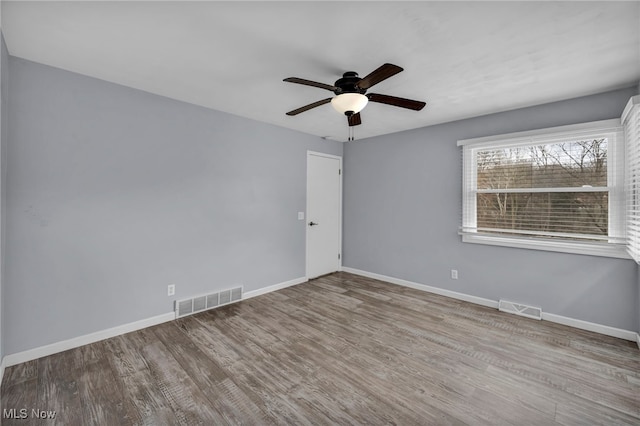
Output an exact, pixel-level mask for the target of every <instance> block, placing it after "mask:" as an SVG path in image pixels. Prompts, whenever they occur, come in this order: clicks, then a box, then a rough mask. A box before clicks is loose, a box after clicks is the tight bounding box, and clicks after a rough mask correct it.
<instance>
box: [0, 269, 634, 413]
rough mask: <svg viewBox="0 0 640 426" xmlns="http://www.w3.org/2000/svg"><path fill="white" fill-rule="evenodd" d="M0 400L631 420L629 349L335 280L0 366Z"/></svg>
mask: <svg viewBox="0 0 640 426" xmlns="http://www.w3.org/2000/svg"><path fill="white" fill-rule="evenodd" d="M1 391H2V399H1V406H2V409H3V411H4V410H7V409H17V411H16V413H17V414H18V416H19V415H20V409H27V411H28V413H27V414H28V415H27V418H26V419H7V418H5V419H3V420H2V424H3V425H13V424H16V425H32V424H33V425H35V424H38V425H40V424H60V425H197V424H202V425H224V424H247V425H267V424H295V425H325V424H326V425H329V424H341V425H347V424H374V425H375V424H398V425H413V424H419V425H443V424H456V425H457V424H471V425H483V424H491V425H510V424H513V425H529V424H531V425H555V424H561V425H585V424H590V425H591V424H595V425H618V424H629V425H631V424H635V425H639V424H640V351H639V350H638V348H637V346H636V344H635V343H633V342H627V341H624V340H620V339H616V338H611V337H607V336H602V335H599V334H595V333H590V332H586V331H581V330H577V329H573V328H569V327H565V326H562V325H558V324H553V323H549V322H540V321H535V320H529V319H526V318H521V317H517V316H514V315H509V314H505V313H501V312H498V311H496V310H494V309H489V308H484V307H481V306H477V305H473V304H470V303H466V302H462V301H458V300H454V299H449V298H446V297H441V296H437V295H433V294H430V293H425V292H421V291H417V290H413V289H409V288H405V287H401V286H396V285H393V284H388V283H384V282H381V281H377V280H373V279H368V278H363V277H360V276H356V275H351V274H347V273H336V274H332V275H329V276H326V277H322V278H319V279H316V280H312V281H310V282H308V283H305V284H301V285H298V286H295V287H289V288H287V289H284V290H280V291H278V292H273V293H269V294H266V295H263V296H259V297H256V298H253V299H249V300H246V301H242V302H240V303H237V304H234V305H229V306H226V307H223V308H219V309H216V310H213V311H208V312H205V313H201V314H198V315H194V316H190V317H186V318H183V319H180V320H177V321H172V322H169V323H164V324H161V325H158V326H155V327H151V328H148V329H145V330H141V331H137V332H133V333H129V334H126V335H123V336H119V337H115V338H112V339H108V340H104V341H101V342H97V343H94V344H91V345H87V346H83V347H81V348H77V349H73V350H69V351H66V352H63V353H60V354H56V355H52V356H49V357H46V358H41V359H39V360H35V361H30V362H27V363H24V364H21V365H17V366H14V367H10V368H8V369H7V370H6V371H5V377H4V380H3V383H2V389H1ZM32 409H39V410H45V411H52V410H53V411H56V417H55V419H53V420H42V419H36V418H34V417H33V416H32V412H31V410H32ZM5 417H6V415H5Z"/></svg>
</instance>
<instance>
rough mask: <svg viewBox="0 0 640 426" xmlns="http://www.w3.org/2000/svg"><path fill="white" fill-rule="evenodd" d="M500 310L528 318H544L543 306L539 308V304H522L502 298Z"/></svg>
mask: <svg viewBox="0 0 640 426" xmlns="http://www.w3.org/2000/svg"><path fill="white" fill-rule="evenodd" d="M498 310H500V311H502V312H509V313H511V314H516V315H520V316H523V317H527V318H533V319H537V320H541V319H542V308H539V307H537V306H529V305H522V304H520V303H515V302H509V301H507V300H502V299H500V303H499V304H498Z"/></svg>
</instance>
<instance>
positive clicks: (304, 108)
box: [287, 98, 331, 115]
mask: <svg viewBox="0 0 640 426" xmlns="http://www.w3.org/2000/svg"><path fill="white" fill-rule="evenodd" d="M329 102H331V98H327V99H323V100H321V101H318V102H314V103H312V104H309V105H305V106H303V107H300V108H298V109H294V110H293V111H289V112H288V113H287V115H298V114H300V113H301V112H305V111H308V110H310V109H312V108H315V107H319V106H320V105H324V104H328V103H329Z"/></svg>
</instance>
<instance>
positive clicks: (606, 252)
mask: <svg viewBox="0 0 640 426" xmlns="http://www.w3.org/2000/svg"><path fill="white" fill-rule="evenodd" d="M461 235H462V242H463V243H474V244H488V245H493V246H503V247H514V248H522V249H529V250H544V251H554V252H561V253H572V254H583V255H588V256H601V257H615V258H618V259H631V257H630V256H629V254H628V253H627V250H626V247H625V246H624V245H622V244H607V243H587V242H577V241H576V242H570V241H549V240H536V239H532V238H518V237H503V236H495V235H481V234H469V233H461Z"/></svg>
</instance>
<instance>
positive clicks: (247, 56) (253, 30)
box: [2, 1, 640, 140]
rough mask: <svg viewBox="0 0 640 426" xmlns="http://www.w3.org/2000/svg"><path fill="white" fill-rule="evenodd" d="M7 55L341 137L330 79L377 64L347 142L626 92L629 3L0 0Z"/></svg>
mask: <svg viewBox="0 0 640 426" xmlns="http://www.w3.org/2000/svg"><path fill="white" fill-rule="evenodd" d="M2 30H3V32H4V35H5V39H6V42H7V46H8V49H9V53H10V54H11V55H14V56H17V57H21V58H25V59H29V60H31V61H35V62H40V63H43V64H47V65H51V66H54V67H58V68H62V69H66V70H69V71H74V72H77V73H81V74H85V75H89V76H93V77H97V78H100V79H103V80H107V81H111V82H115V83H119V84H123V85H125V86H130V87H134V88H138V89H142V90H145V91H148V92H152V93H157V94H159V95H163V96H167V97H170V98H174V99H178V100H182V101H186V102H190V103H193V104H197V105H202V106H205V107H209V108H213V109H216V110H220V111H225V112H228V113H231V114H236V115H240V116H244V117H248V118H251V119H255V120H259V121H263V122H267V123H272V124H275V125H278V126H283V127H287V128H291V129H296V130H299V131H302V132H305V133H309V134H313V135H318V136H326V137H331V138H334V139H337V140H345V139H346V137H347V122H346V118H345V117H344V116H341V115H339V114H338V113H337V112H335V111H334V110H333V109H332V108H331V106H330V105H329V104H327V105H323V106H321V107H318V108H316V109H313V110H310V111H307V112H305V113H302V114H300V115H298V116H295V117H289V116H286V115H285V112H287V111H289V110H292V109H294V108H297V107H300V106H303V105H306V104H309V103H311V102H314V101H316V100H320V99H324V98H327V97H330V96H332V94H331V93H330V92H328V91H325V90H322V89H318V88H313V87H307V86H301V85H297V84H291V83H284V82H283V81H282V79H283V78H286V77H291V76H295V77H301V78H305V79H309V80H315V81H319V82H323V83H327V84H333V82H334V81H335V80H337V79H338V78H339V77H341V75H342V73H343V72H345V71H357V72H358V73H359V74H360V76H361V77H363V76H365V75H366V74H368V73H369V72H370V71H372V70H374V69H375V68H377V67H378V66H380V65H381V64H383V63H385V62H390V63H393V64H396V65H399V66H401V67H403V68H404V69H405V71H404V72H402V73H400V74H398V75H396V76H394V77H391V78H390V79H388V80H386V81H384V82H382V83H380V84H378V85H377V86H375V87H374V88H373V89H370V90H369V92H374V93H383V94H388V95H393V96H400V97H406V98H412V99H417V100H423V101H426V102H427V106H426V107H425V109H423V110H422V111H420V112H415V111H410V110H405V109H401V108H395V107H391V106H388V105H381V104H373V103H370V104H369V105H368V106H367V107H366V108H365V110H364V111H363V112H362V121H363V124H362V125H361V126H358V127H357V128H356V137H357V138H358V139H362V138H365V137H369V136H375V135H381V134H388V133H393V132H397V131H401V130H406V129H411V128H417V127H423V126H428V125H431V124H436V123H442V122H447V121H452V120H457V119H462V118H467V117H472V116H477V115H484V114H489V113H493V112H498V111H505V110H510V109H514V108H519V107H524V106H530V105H536V104H542V103H547V102H552V101H557V100H562V99H568V98H573V97H577V96H583V95H589V94H593V93H599V92H604V91H607V90H612V89H617V88H622V87H628V86H631V85H633V84H637V83H638V81H639V80H640V3H638V2H609V1H607V2H482V1H474V2H217V1H200V2H183V1H161V2H150V1H142V2H132V1H116V2H93V1H72V2H57V1H46V2H35V1H17V2H11V1H2Z"/></svg>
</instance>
